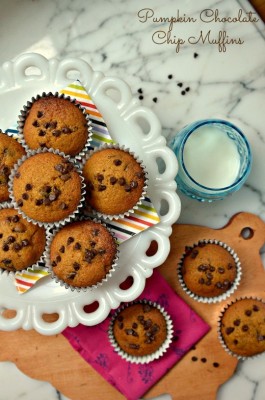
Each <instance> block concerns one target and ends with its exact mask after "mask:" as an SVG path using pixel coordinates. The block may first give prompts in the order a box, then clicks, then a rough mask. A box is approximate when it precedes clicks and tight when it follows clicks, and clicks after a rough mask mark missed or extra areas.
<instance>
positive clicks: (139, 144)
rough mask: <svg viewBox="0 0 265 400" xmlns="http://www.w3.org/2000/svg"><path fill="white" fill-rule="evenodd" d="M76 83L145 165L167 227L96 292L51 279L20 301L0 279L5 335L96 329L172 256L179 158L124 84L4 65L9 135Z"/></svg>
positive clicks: (140, 241)
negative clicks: (48, 318)
mask: <svg viewBox="0 0 265 400" xmlns="http://www.w3.org/2000/svg"><path fill="white" fill-rule="evenodd" d="M77 78H78V79H80V80H81V82H82V84H83V85H84V86H85V88H86V89H87V91H88V93H89V94H90V96H91V97H92V99H93V100H94V102H95V104H96V105H97V107H98V109H99V111H100V112H101V114H102V115H103V117H104V119H105V121H106V123H107V126H108V128H109V131H110V133H111V135H112V137H113V139H114V140H115V141H116V142H118V143H120V144H122V145H126V146H127V147H129V148H130V149H131V150H132V151H134V152H135V153H136V154H137V155H138V156H139V157H140V158H141V159H142V160H143V162H144V164H145V165H146V168H147V171H148V177H149V188H148V195H149V197H150V198H151V200H152V202H153V204H154V206H155V207H156V209H157V211H158V212H159V213H160V216H161V221H160V222H159V224H157V225H155V226H154V227H152V228H150V229H147V230H146V231H144V232H142V233H140V234H138V235H136V236H135V237H133V238H132V239H129V240H128V241H126V242H125V243H123V244H122V245H121V246H120V257H119V262H118V266H119V268H118V269H117V270H116V271H115V273H114V274H113V276H112V277H111V279H109V281H108V282H106V283H104V284H103V285H102V286H101V287H99V288H97V289H96V290H91V291H88V292H86V293H84V292H79V293H78V292H72V291H71V290H66V289H65V288H63V287H61V286H60V285H59V284H57V283H56V282H55V281H54V280H52V279H51V278H50V277H46V278H44V279H42V280H41V281H39V282H38V283H37V284H36V285H35V286H34V288H33V289H31V290H30V291H28V292H27V293H25V294H23V295H20V294H18V292H17V290H16V288H15V285H14V282H13V280H14V277H13V276H12V275H7V274H6V273H5V272H4V273H3V274H2V275H1V276H0V329H1V330H6V331H11V330H16V329H19V328H23V329H25V330H28V329H35V330H36V331H38V332H40V333H41V334H44V335H53V334H57V333H60V332H61V331H63V330H64V329H65V328H66V327H67V326H70V327H74V326H76V325H78V324H79V323H81V324H84V325H90V326H92V325H95V324H98V323H100V322H102V321H103V320H104V319H105V318H106V317H107V316H108V314H109V311H110V310H111V309H112V308H116V307H118V306H119V305H120V303H121V302H124V301H132V300H134V299H136V298H137V297H138V296H139V295H140V294H141V293H142V291H143V289H144V286H145V280H146V278H148V277H150V276H151V275H152V273H153V269H154V268H156V267H157V266H159V265H161V264H162V263H163V262H164V261H165V260H166V258H167V256H168V254H169V250H170V244H169V236H170V234H171V225H172V224H173V223H174V222H176V220H177V219H178V217H179V213H180V200H179V197H178V195H177V194H176V183H175V180H174V178H175V176H176V174H177V167H178V166H177V160H176V158H175V156H174V154H173V152H172V151H171V150H170V149H169V148H168V147H167V146H166V140H165V138H164V137H163V136H162V135H161V126H160V123H159V121H158V119H157V117H156V116H155V115H154V113H153V112H152V111H151V110H150V109H148V108H145V107H142V106H141V105H140V102H139V100H138V99H136V98H134V97H133V96H132V93H131V90H130V88H129V87H128V85H127V84H126V83H125V82H124V81H122V80H120V79H117V78H111V77H107V76H104V75H103V74H102V73H101V72H96V71H93V69H92V68H91V67H90V66H89V65H88V64H87V63H86V62H85V61H83V60H81V59H72V58H71V59H70V58H68V59H63V60H57V59H51V60H47V59H46V58H44V57H43V56H41V55H38V54H32V53H28V54H24V55H22V56H19V57H18V58H17V59H16V60H15V61H14V62H12V61H8V62H6V63H4V64H3V65H2V67H1V71H0V80H1V81H0V107H1V113H0V128H1V129H2V130H5V129H7V128H9V127H10V126H13V125H14V123H15V122H16V120H17V116H18V114H19V111H20V110H21V109H22V106H23V105H24V104H26V102H27V101H28V100H30V99H31V97H32V96H35V95H36V94H38V93H42V92H43V91H45V92H48V91H53V92H54V91H56V90H59V89H62V88H63V87H65V86H66V85H67V84H69V83H71V82H73V81H74V80H75V79H77ZM158 165H159V166H160V167H158ZM152 240H155V241H156V242H157V244H158V250H157V252H156V254H155V255H153V256H152V257H148V256H147V255H146V250H147V249H148V248H149V246H150V243H151V241H152ZM128 276H131V277H133V285H132V286H131V287H130V288H129V289H127V290H122V289H121V288H120V287H119V286H120V284H121V283H122V282H123V281H124V280H125V279H126V278H127V277H128ZM94 301H97V302H98V304H99V306H98V308H97V310H96V311H94V312H91V313H87V312H85V311H84V306H85V305H89V304H91V303H93V302H94ZM6 309H12V310H15V311H16V315H15V316H14V318H11V319H7V318H5V317H4V316H3V315H2V314H3V312H4V311H5V310H6ZM50 313H58V319H57V321H56V322H52V323H49V322H45V320H44V319H43V314H50Z"/></svg>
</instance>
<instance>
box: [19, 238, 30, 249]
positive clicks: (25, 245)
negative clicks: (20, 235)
mask: <svg viewBox="0 0 265 400" xmlns="http://www.w3.org/2000/svg"><path fill="white" fill-rule="evenodd" d="M21 245H22V247H27V246H28V245H29V240H28V239H23V240H22V241H21Z"/></svg>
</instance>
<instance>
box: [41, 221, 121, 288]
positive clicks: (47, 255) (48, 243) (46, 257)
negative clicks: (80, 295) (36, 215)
mask: <svg viewBox="0 0 265 400" xmlns="http://www.w3.org/2000/svg"><path fill="white" fill-rule="evenodd" d="M79 221H92V222H96V223H98V224H100V225H102V226H104V228H106V229H107V231H108V232H109V233H110V234H111V236H112V237H113V238H114V240H115V242H116V255H115V257H114V259H113V263H112V267H111V269H110V270H109V271H108V273H107V274H106V276H105V277H104V278H103V279H102V280H101V281H100V282H98V283H97V284H96V285H91V286H85V287H77V286H72V285H69V284H68V283H66V282H64V281H63V280H62V279H59V278H58V277H57V275H56V274H55V273H54V272H53V267H52V265H51V251H50V249H51V244H52V241H53V239H54V237H55V235H56V234H57V233H58V232H59V231H60V230H61V229H62V228H64V227H65V226H67V225H64V226H61V227H59V228H56V229H53V231H52V232H51V231H50V233H49V234H48V237H47V241H46V248H45V251H44V260H45V264H46V267H47V268H48V270H49V272H50V273H51V278H52V279H54V280H55V282H56V283H59V284H60V286H63V287H65V288H66V289H70V290H71V291H72V292H73V291H77V292H80V291H83V292H87V291H88V290H95V289H96V288H97V287H99V286H102V285H103V284H104V282H107V281H108V280H109V279H110V278H111V276H112V273H113V272H114V271H115V270H116V269H117V266H118V259H119V247H118V243H117V239H116V237H115V234H114V233H113V232H112V230H111V229H110V228H108V227H107V226H106V224H104V223H103V222H102V221H100V220H98V219H96V218H94V219H91V218H88V217H85V216H84V215H80V216H79V217H78V218H76V219H75V220H74V221H71V223H74V222H79Z"/></svg>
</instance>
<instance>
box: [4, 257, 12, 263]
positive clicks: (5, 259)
mask: <svg viewBox="0 0 265 400" xmlns="http://www.w3.org/2000/svg"><path fill="white" fill-rule="evenodd" d="M11 262H12V261H11V260H9V258H4V259H3V260H2V263H4V264H10V263H11Z"/></svg>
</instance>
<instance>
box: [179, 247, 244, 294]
mask: <svg viewBox="0 0 265 400" xmlns="http://www.w3.org/2000/svg"><path fill="white" fill-rule="evenodd" d="M239 270H240V263H239V261H238V258H237V256H236V255H235V253H234V252H233V251H232V250H231V251H229V250H228V249H227V246H226V245H225V244H223V243H221V242H218V241H215V242H214V243H210V242H208V243H207V241H205V242H199V243H198V244H197V245H195V246H193V247H189V246H187V247H186V248H185V254H184V255H183V258H182V260H181V263H180V265H179V277H180V280H181V281H183V283H184V285H185V286H186V288H187V290H188V291H190V292H191V293H192V294H195V295H197V296H199V297H202V298H213V297H218V296H220V295H222V294H224V293H226V292H228V291H229V290H231V288H232V287H233V285H235V284H236V279H237V280H238V279H239V277H240V275H241V272H240V273H239ZM184 290H185V287H184Z"/></svg>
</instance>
